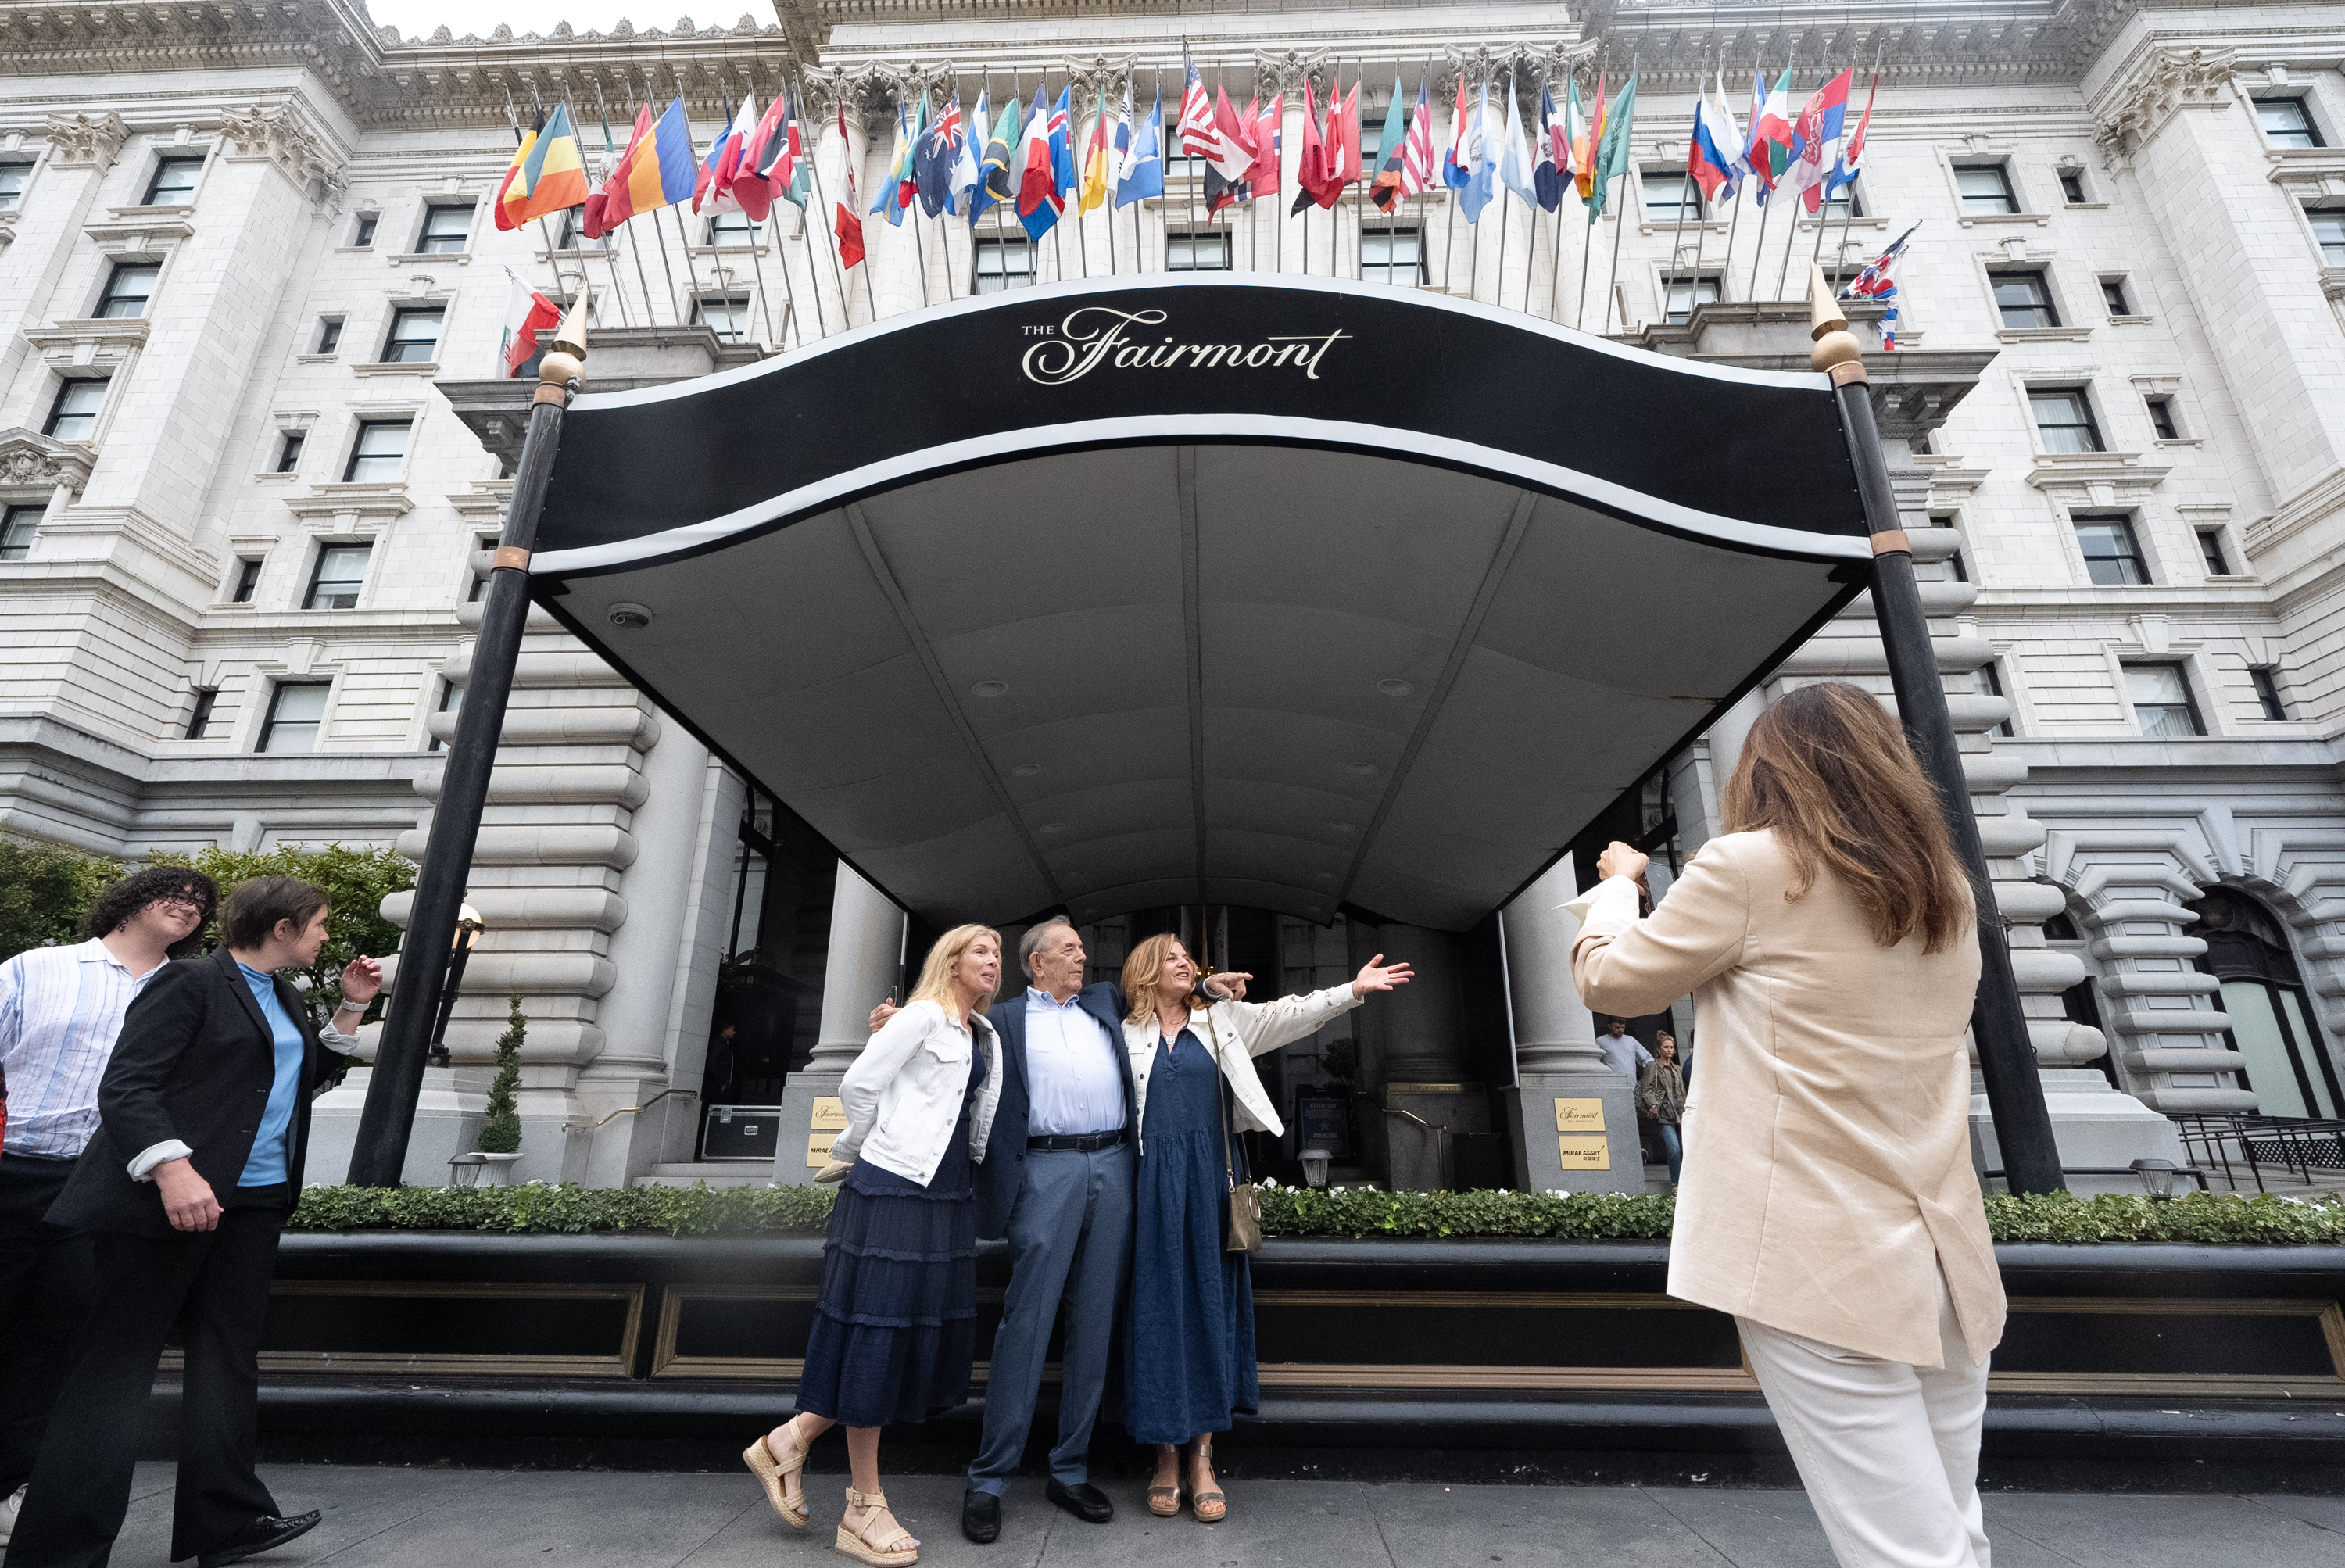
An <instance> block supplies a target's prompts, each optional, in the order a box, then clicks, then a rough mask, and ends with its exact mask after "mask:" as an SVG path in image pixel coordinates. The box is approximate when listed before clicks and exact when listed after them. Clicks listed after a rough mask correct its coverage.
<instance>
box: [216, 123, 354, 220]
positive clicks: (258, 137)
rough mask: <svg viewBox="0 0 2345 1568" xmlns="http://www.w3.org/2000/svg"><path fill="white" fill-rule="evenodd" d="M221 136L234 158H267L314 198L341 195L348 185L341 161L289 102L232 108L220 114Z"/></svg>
mask: <svg viewBox="0 0 2345 1568" xmlns="http://www.w3.org/2000/svg"><path fill="white" fill-rule="evenodd" d="M220 139H221V140H222V141H223V142H225V143H226V144H227V147H228V152H227V155H226V156H227V157H228V159H229V160H230V161H232V162H233V161H239V160H245V159H259V160H266V161H267V162H269V163H271V164H274V165H275V166H276V167H277V168H278V170H279V173H281V174H283V175H284V176H285V178H288V179H289V180H291V181H292V182H293V183H294V184H295V185H298V186H299V187H301V188H302V189H303V190H304V191H306V192H307V193H308V194H309V196H310V199H311V200H312V201H325V200H329V199H332V200H334V202H335V205H336V206H338V207H339V206H340V200H339V198H340V193H341V191H342V189H343V188H344V181H343V179H342V165H341V161H340V159H338V158H334V157H333V156H332V155H331V154H330V153H329V152H328V151H327V150H326V148H324V146H323V145H322V144H320V141H319V140H318V138H317V137H315V136H314V135H312V134H311V133H310V128H309V127H307V126H305V125H303V124H302V123H301V120H300V117H299V116H297V115H296V114H295V113H294V112H293V109H292V107H291V106H289V105H287V104H267V105H256V106H255V107H251V108H249V109H229V110H227V111H226V112H225V113H223V114H222V115H221V116H220Z"/></svg>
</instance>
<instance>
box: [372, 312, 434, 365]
mask: <svg viewBox="0 0 2345 1568" xmlns="http://www.w3.org/2000/svg"><path fill="white" fill-rule="evenodd" d="M447 319H448V311H447V307H445V306H443V305H432V306H428V307H423V308H410V309H408V310H404V311H392V312H391V335H390V336H389V337H387V338H385V339H384V340H383V344H382V360H383V363H385V364H401V365H428V364H431V362H432V361H435V360H437V359H438V358H439V357H440V327H441V324H442V322H444V321H446V320H447Z"/></svg>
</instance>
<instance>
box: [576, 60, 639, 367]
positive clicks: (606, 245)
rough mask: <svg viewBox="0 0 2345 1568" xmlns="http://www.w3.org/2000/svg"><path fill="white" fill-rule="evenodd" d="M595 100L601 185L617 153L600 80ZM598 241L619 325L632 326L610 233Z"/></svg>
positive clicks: (597, 84)
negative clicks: (599, 115)
mask: <svg viewBox="0 0 2345 1568" xmlns="http://www.w3.org/2000/svg"><path fill="white" fill-rule="evenodd" d="M562 102H563V106H564V107H568V105H569V103H570V99H569V97H568V96H567V95H564V96H563V100H562ZM594 102H595V107H598V108H601V109H602V111H603V175H602V178H601V179H597V180H596V181H595V182H594V183H595V184H596V185H597V186H600V185H602V184H603V182H604V180H607V179H609V178H611V165H612V163H613V162H614V159H615V157H616V155H615V154H614V153H613V151H612V150H611V111H610V109H609V108H608V107H606V106H604V103H603V84H602V83H601V82H599V81H598V82H596V83H595V84H594ZM571 120H572V122H573V123H575V122H576V120H577V116H576V115H575V114H573V115H572V116H571ZM579 232H580V233H581V234H584V232H585V226H584V224H582V225H580V226H579ZM598 243H599V244H601V246H602V247H603V262H604V265H605V266H607V267H608V268H610V270H611V293H612V295H613V296H614V298H616V299H617V300H618V301H619V325H621V326H623V327H632V326H634V321H633V320H632V319H631V318H630V317H629V315H628V313H627V290H625V288H624V286H622V285H621V283H620V281H619V259H618V258H617V257H616V256H614V255H613V254H612V253H611V237H610V236H609V235H608V234H605V235H604V236H603V237H602V239H600V240H599V241H598ZM581 265H582V266H583V265H584V264H583V263H582V264H581ZM650 302H651V301H649V300H645V304H649V303H650Z"/></svg>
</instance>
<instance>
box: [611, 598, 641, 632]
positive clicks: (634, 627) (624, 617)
mask: <svg viewBox="0 0 2345 1568" xmlns="http://www.w3.org/2000/svg"><path fill="white" fill-rule="evenodd" d="M603 613H604V616H606V617H607V618H608V619H609V621H610V623H611V624H612V625H613V626H616V627H618V628H619V629H620V630H621V631H623V632H639V631H642V630H643V629H644V628H645V626H649V625H651V624H652V613H651V611H649V610H647V609H645V608H644V606H641V605H631V604H626V603H624V602H622V603H620V604H615V605H613V606H611V607H610V608H609V609H607V610H605V611H604V612H603Z"/></svg>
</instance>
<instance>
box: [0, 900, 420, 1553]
mask: <svg viewBox="0 0 2345 1568" xmlns="http://www.w3.org/2000/svg"><path fill="white" fill-rule="evenodd" d="M326 913H327V909H326V895H325V894H324V893H323V892H321V891H319V890H318V889H316V888H314V887H311V886H310V884H309V883H307V882H302V881H296V880H295V879H293V878H291V877H256V878H253V879H251V880H250V881H246V882H244V883H243V884H242V885H241V886H239V888H238V889H237V890H236V891H235V892H234V893H232V894H231V895H229V898H228V903H227V906H226V907H225V908H223V909H222V910H221V911H220V935H221V939H222V945H221V947H220V948H219V950H218V952H214V953H212V954H211V955H210V956H209V957H207V958H198V959H188V960H186V961H184V962H178V963H174V964H171V965H169V966H167V968H166V969H165V970H164V971H163V972H161V973H158V974H157V975H156V976H155V978H154V979H153V980H151V981H149V982H148V983H147V988H146V990H145V991H143V992H141V993H139V996H138V999H137V1001H135V1002H133V1003H131V1004H130V1009H129V1012H128V1013H127V1014H125V1016H124V1018H123V1022H122V1034H121V1038H120V1040H119V1041H118V1042H117V1044H116V1045H115V1048H114V1055H113V1057H112V1059H111V1060H110V1061H109V1062H108V1063H107V1069H106V1076H105V1077H104V1079H103V1080H101V1082H100V1083H99V1085H98V1091H97V1109H98V1131H97V1135H96V1136H95V1137H93V1138H92V1139H91V1140H90V1143H89V1147H88V1149H87V1150H86V1152H85V1153H84V1154H83V1156H82V1158H81V1161H80V1163H79V1164H78V1165H77V1166H76V1167H75V1169H74V1174H73V1176H72V1177H71V1179H69V1180H68V1181H67V1182H66V1187H65V1190H64V1192H63V1193H61V1194H60V1195H59V1196H58V1197H57V1200H56V1205H55V1206H54V1207H52V1208H51V1210H50V1211H49V1212H50V1218H51V1220H52V1221H53V1222H54V1223H56V1224H59V1225H69V1226H75V1227H79V1228H82V1229H85V1230H87V1231H89V1232H91V1233H92V1234H93V1236H94V1238H95V1245H96V1295H95V1299H96V1311H95V1312H93V1313H92V1315H91V1318H90V1320H89V1328H88V1330H87V1334H86V1338H85V1339H84V1340H83V1342H82V1346H81V1349H80V1353H79V1355H78V1356H77V1357H76V1360H75V1362H74V1367H73V1370H72V1371H71V1372H70V1373H69V1374H68V1375H67V1378H66V1386H65V1390H64V1391H63V1393H62V1394H61V1395H60V1396H59V1398H58V1401H57V1412H56V1418H55V1419H54V1420H51V1422H50V1423H49V1430H48V1433H47V1435H46V1438H45V1439H44V1440H43V1441H42V1444H41V1451H40V1457H39V1459H38V1460H36V1461H35V1464H34V1469H33V1481H32V1485H31V1488H30V1490H29V1491H28V1492H27V1493H26V1496H25V1510H24V1512H23V1513H22V1514H21V1515H20V1516H19V1517H18V1519H17V1522H16V1531H15V1539H14V1540H13V1541H12V1542H11V1543H10V1545H9V1549H8V1563H7V1568H102V1565H103V1564H104V1563H105V1562H106V1560H107V1553H108V1552H109V1551H110V1550H111V1549H112V1547H113V1544H114V1538H115V1536H116V1534H117V1532H119V1531H120V1530H121V1528H122V1520H123V1516H124V1514H125V1513H126V1512H127V1510H128V1508H129V1502H130V1479H131V1468H132V1465H133V1462H134V1461H136V1459H137V1444H138V1434H139V1432H140V1431H141V1430H142V1429H143V1428H144V1427H145V1425H146V1418H147V1400H148V1397H149V1390H151V1389H152V1388H153V1386H154V1381H155V1368H156V1364H157V1361H159V1360H160V1359H161V1357H162V1353H163V1341H164V1339H165V1337H166V1336H167V1335H168V1334H169V1332H170V1331H171V1329H172V1328H173V1327H174V1326H175V1325H177V1326H178V1327H179V1328H180V1329H182V1333H183V1342H184V1343H185V1345H186V1347H187V1372H186V1380H185V1394H184V1397H183V1399H182V1401H181V1406H180V1423H179V1466H178V1496H177V1502H176V1505H175V1509H174V1512H173V1516H172V1528H171V1559H172V1561H173V1562H178V1561H180V1560H181V1559H184V1558H188V1557H199V1558H200V1559H201V1560H202V1568H225V1564H228V1563H237V1562H241V1561H242V1560H243V1559H245V1558H247V1557H250V1556H253V1555H255V1554H256V1553H261V1552H266V1551H268V1550H269V1549H270V1548H271V1547H273V1546H278V1545H281V1544H283V1543H285V1542H287V1541H290V1540H291V1539H293V1538H294V1537H295V1536H297V1535H299V1534H300V1533H302V1532H304V1531H306V1530H308V1529H310V1527H311V1526H313V1525H315V1524H316V1523H317V1522H318V1517H319V1516H318V1514H317V1513H316V1512H310V1513H305V1514H302V1515H300V1516H299V1517H297V1518H292V1519H288V1518H284V1517H282V1516H281V1515H280V1514H279V1512H278V1506H277V1502H276V1499H274V1498H273V1497H271V1496H270V1495H269V1489H268V1488H267V1487H266V1486H264V1485H262V1484H261V1481H260V1478H259V1475H258V1474H257V1473H255V1471H254V1469H253V1466H254V1461H255V1460H256V1458H257V1451H258V1448H259V1431H258V1426H259V1386H260V1380H259V1344H260V1329H261V1322H262V1319H263V1318H264V1316H265V1315H266V1313H267V1310H268V1306H269V1275H270V1273H271V1272H272V1270H273V1268H274V1266H275V1262H276V1257H277V1237H278V1236H279V1232H280V1231H281V1230H282V1229H283V1228H284V1224H285V1217H286V1216H287V1215H288V1214H289V1212H290V1211H291V1209H292V1207H293V1201H294V1199H295V1198H296V1197H297V1196H299V1193H300V1191H301V1169H302V1161H303V1159H304V1157H305V1156H306V1155H307V1154H308V1152H309V1142H310V1095H312V1094H313V1093H314V1092H315V1091H316V1089H317V1087H318V1085H319V1084H320V1081H321V1080H322V1079H323V1078H324V1077H325V1076H326V1075H327V1074H330V1073H332V1072H334V1071H336V1070H337V1069H339V1068H340V1065H341V1063H342V1055H343V1054H345V1053H347V1052H348V1051H349V1049H350V1047H351V1046H352V1045H354V1044H356V1042H355V1041H353V1040H351V1039H350V1037H349V1035H348V1033H347V1030H350V1029H355V1028H356V1027H357V1026H358V1023H359V1019H360V1015H362V1014H363V1013H365V1011H366V1005H367V1003H369V1002H371V1000H373V998H374V996H375V993H377V992H379V991H380V990H381V988H382V971H381V966H380V965H379V964H378V963H376V962H375V961H374V960H373V959H371V958H360V959H357V960H355V961H353V962H351V964H350V967H349V968H347V969H345V970H344V971H343V972H342V976H341V983H342V1007H341V1011H340V1012H339V1013H336V1014H335V1020H334V1023H333V1024H332V1025H330V1026H329V1028H328V1031H327V1033H325V1034H324V1035H323V1036H321V1034H320V1031H319V1029H318V1027H317V1025H316V1024H315V1023H313V1022H312V1021H311V1019H310V1013H309V1009H308V1008H307V1007H306V1006H304V1005H303V1003H302V1001H301V997H300V993H299V992H297V991H295V990H294V989H293V987H292V986H291V985H289V984H288V983H286V982H285V981H284V980H282V979H281V978H279V977H278V976H277V974H276V972H277V971H278V970H280V969H286V968H291V967H297V966H302V967H306V966H307V965H308V964H310V963H311V962H315V961H316V958H317V956H318V950H319V948H320V946H322V945H323V944H324V942H325V940H326Z"/></svg>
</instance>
